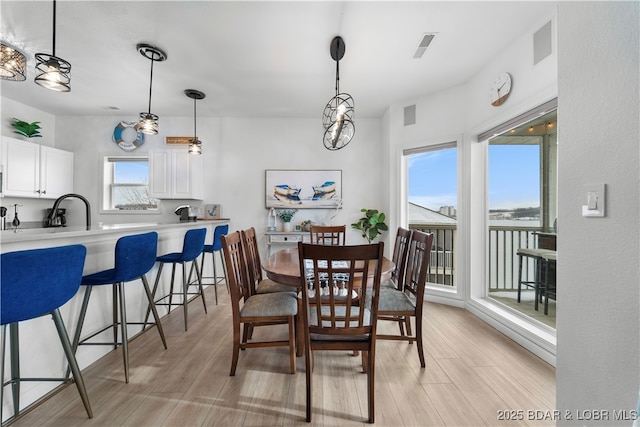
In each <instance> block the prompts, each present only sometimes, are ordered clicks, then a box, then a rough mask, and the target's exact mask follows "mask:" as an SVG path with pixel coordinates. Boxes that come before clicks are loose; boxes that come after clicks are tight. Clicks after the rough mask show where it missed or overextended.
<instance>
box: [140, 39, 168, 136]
mask: <svg viewBox="0 0 640 427" xmlns="http://www.w3.org/2000/svg"><path fill="white" fill-rule="evenodd" d="M136 47H137V49H138V52H140V54H141V55H142V56H144V57H145V58H147V59H149V60H151V74H150V77H149V110H148V111H147V112H146V113H145V112H142V113H140V121H139V122H138V125H137V128H138V130H140V132H142V133H146V134H148V135H157V134H158V116H156V115H155V114H152V113H151V93H152V87H153V63H154V62H156V61H165V60H166V59H167V54H166V53H165V52H164V51H163V50H162V49H160V48H157V47H155V46H151V45H148V44H145V43H138V45H137V46H136Z"/></svg>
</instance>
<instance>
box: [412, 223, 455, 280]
mask: <svg viewBox="0 0 640 427" xmlns="http://www.w3.org/2000/svg"><path fill="white" fill-rule="evenodd" d="M409 228H410V229H411V230H420V231H424V232H425V233H433V246H432V248H431V257H430V261H429V278H428V281H429V283H436V284H439V285H445V286H455V285H456V269H455V249H456V247H455V242H456V234H457V226H456V225H455V224H452V225H441V224H433V225H417V224H409Z"/></svg>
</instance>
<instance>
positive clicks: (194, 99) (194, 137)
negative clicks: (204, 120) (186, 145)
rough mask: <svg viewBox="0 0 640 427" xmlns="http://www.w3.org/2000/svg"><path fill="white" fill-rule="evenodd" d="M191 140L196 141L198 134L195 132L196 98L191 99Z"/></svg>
mask: <svg viewBox="0 0 640 427" xmlns="http://www.w3.org/2000/svg"><path fill="white" fill-rule="evenodd" d="M193 140H194V141H197V140H198V132H197V130H196V98H195V97H194V98H193Z"/></svg>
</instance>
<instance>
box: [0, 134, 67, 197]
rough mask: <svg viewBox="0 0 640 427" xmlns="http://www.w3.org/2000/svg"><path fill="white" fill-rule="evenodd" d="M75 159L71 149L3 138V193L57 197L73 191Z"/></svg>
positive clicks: (6, 194)
mask: <svg viewBox="0 0 640 427" xmlns="http://www.w3.org/2000/svg"><path fill="white" fill-rule="evenodd" d="M73 160H74V155H73V153H72V152H70V151H64V150H59V149H57V148H53V147H48V146H45V145H40V144H36V143H33V142H29V141H23V140H20V139H16V138H9V137H2V168H3V172H4V173H3V182H2V185H3V187H4V188H3V194H4V196H11V197H29V198H42V199H57V198H58V197H60V196H61V195H63V194H67V193H73Z"/></svg>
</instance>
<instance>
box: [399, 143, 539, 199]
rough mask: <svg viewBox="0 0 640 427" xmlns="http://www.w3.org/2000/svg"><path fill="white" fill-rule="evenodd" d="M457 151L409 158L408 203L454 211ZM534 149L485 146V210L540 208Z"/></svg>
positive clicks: (537, 169)
mask: <svg viewBox="0 0 640 427" xmlns="http://www.w3.org/2000/svg"><path fill="white" fill-rule="evenodd" d="M456 156H457V149H456V148H447V149H443V150H438V151H429V152H426V153H420V154H414V155H411V156H409V159H408V161H409V172H408V187H409V201H410V202H413V203H416V204H418V205H420V206H424V207H427V208H429V209H432V210H435V211H437V210H438V209H439V208H440V207H441V206H454V207H456V208H457V205H458V202H457V198H456V192H457V159H456ZM539 165H540V148H539V146H538V145H490V146H489V209H513V208H525V207H534V206H536V207H537V206H539V205H540V169H539V168H540V166H539Z"/></svg>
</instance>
